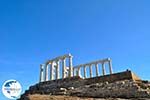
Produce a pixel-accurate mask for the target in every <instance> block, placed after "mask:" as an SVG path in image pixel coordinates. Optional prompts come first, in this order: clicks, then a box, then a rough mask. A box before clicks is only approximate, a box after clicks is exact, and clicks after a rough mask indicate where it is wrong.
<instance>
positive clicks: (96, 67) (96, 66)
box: [95, 63, 99, 76]
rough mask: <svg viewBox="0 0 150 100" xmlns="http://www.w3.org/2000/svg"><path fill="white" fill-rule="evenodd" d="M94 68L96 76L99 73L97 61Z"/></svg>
mask: <svg viewBox="0 0 150 100" xmlns="http://www.w3.org/2000/svg"><path fill="white" fill-rule="evenodd" d="M95 69H96V76H98V74H99V73H98V64H97V63H96V64H95Z"/></svg>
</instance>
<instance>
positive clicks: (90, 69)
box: [89, 65, 92, 78]
mask: <svg viewBox="0 0 150 100" xmlns="http://www.w3.org/2000/svg"><path fill="white" fill-rule="evenodd" d="M89 67H90V78H91V77H92V65H89Z"/></svg>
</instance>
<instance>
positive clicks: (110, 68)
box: [108, 59, 113, 74]
mask: <svg viewBox="0 0 150 100" xmlns="http://www.w3.org/2000/svg"><path fill="white" fill-rule="evenodd" d="M108 64H109V72H110V74H112V73H113V71H112V62H111V59H110V60H109V61H108Z"/></svg>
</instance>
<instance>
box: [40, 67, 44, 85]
mask: <svg viewBox="0 0 150 100" xmlns="http://www.w3.org/2000/svg"><path fill="white" fill-rule="evenodd" d="M43 81H44V66H43V65H42V64H41V65H40V82H43Z"/></svg>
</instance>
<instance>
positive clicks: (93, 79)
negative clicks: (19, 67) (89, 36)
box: [19, 54, 150, 100]
mask: <svg viewBox="0 0 150 100" xmlns="http://www.w3.org/2000/svg"><path fill="white" fill-rule="evenodd" d="M72 58H73V56H72V55H71V54H66V55H63V56H59V57H56V58H53V59H51V60H47V61H46V62H45V63H43V64H41V65H40V75H39V82H37V83H36V84H35V85H33V86H30V87H29V89H28V90H26V91H25V93H24V94H22V95H21V98H20V99H19V100H32V99H30V97H32V96H33V97H34V96H35V95H38V96H40V98H42V97H43V96H44V97H45V96H46V97H47V98H52V97H53V96H69V97H78V98H80V97H84V98H85V97H86V98H123V100H125V99H124V98H134V100H150V82H149V81H147V80H142V79H141V78H139V77H138V76H137V75H135V74H134V73H133V72H132V71H130V70H126V71H122V72H117V73H114V72H113V69H112V60H111V59H110V58H106V59H100V60H96V61H91V62H88V63H85V64H80V65H76V66H74V65H73V63H72ZM37 98H39V97H36V99H33V100H37ZM137 98H148V99H137ZM38 100H62V99H55V98H54V99H44V98H42V99H38ZM63 100H72V99H63ZM73 100H76V99H73ZM78 100H84V99H83V98H81V99H78ZM85 100H89V99H85ZM90 100H101V99H90ZM102 100H105V99H102ZM106 100H108V99H106ZM115 100H118V99H115ZM119 100H120V99H119ZM127 100H132V99H127Z"/></svg>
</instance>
